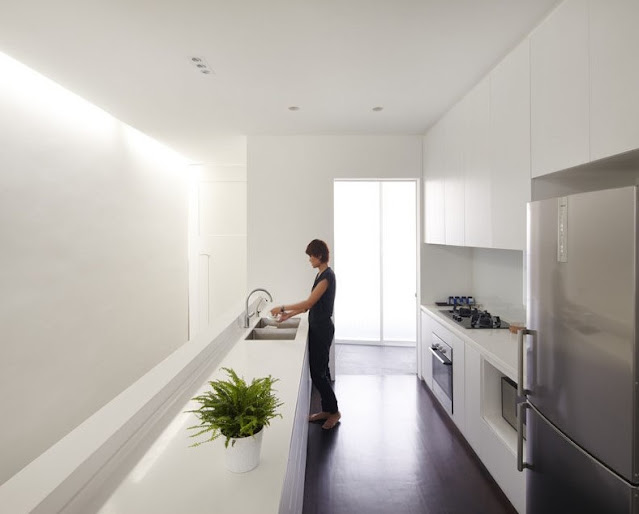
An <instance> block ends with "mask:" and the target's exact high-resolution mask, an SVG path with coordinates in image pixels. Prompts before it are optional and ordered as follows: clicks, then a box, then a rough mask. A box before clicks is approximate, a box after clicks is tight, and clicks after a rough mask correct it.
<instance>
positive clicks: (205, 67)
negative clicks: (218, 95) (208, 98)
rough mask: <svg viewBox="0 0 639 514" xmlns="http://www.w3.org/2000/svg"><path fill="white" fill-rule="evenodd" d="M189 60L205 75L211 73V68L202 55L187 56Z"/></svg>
mask: <svg viewBox="0 0 639 514" xmlns="http://www.w3.org/2000/svg"><path fill="white" fill-rule="evenodd" d="M189 61H191V64H192V65H193V66H195V68H196V69H197V70H198V71H199V72H200V73H204V74H205V75H211V74H212V73H213V70H211V68H210V67H209V64H208V63H207V62H206V59H205V58H204V57H198V56H196V55H194V56H191V57H189Z"/></svg>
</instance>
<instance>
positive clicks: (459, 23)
mask: <svg viewBox="0 0 639 514" xmlns="http://www.w3.org/2000/svg"><path fill="white" fill-rule="evenodd" d="M557 3H559V1H558V0H225V1H219V0H181V1H178V0H75V1H74V0H56V1H52V0H21V1H11V0H2V4H0V51H2V52H4V53H6V54H8V55H10V56H11V57H14V58H15V59H17V60H19V61H21V62H23V63H24V64H26V65H28V66H30V67H32V68H34V69H35V70H37V71H39V72H40V73H42V74H44V75H46V76H47V77H49V78H51V79H53V80H55V81H56V82H58V83H60V84H62V85H63V86H65V87H67V88H68V89H70V90H72V91H74V92H75V93H77V94H79V95H81V96H83V97H84V98H86V99H88V100H90V101H91V102H93V103H94V104H96V105H98V106H100V107H102V108H103V109H105V110H106V111H108V112H110V113H111V114H113V115H114V116H116V117H117V118H119V119H120V120H122V121H124V122H126V123H128V124H130V125H132V126H134V127H136V128H138V129H139V130H141V131H143V132H145V133H147V134H149V135H151V136H152V137H154V138H156V139H158V140H160V141H162V142H164V143H166V144H168V145H169V146H171V147H172V148H174V149H175V150H177V151H179V152H180V153H182V154H183V155H185V156H187V157H189V158H191V159H193V160H195V161H200V162H209V163H211V162H219V161H220V159H222V160H225V158H220V155H221V153H220V152H222V150H220V148H222V147H223V146H225V145H227V146H228V144H231V146H232V145H233V144H236V142H237V141H242V140H243V138H242V137H238V136H243V135H257V134H281V135H284V134H422V133H424V132H425V131H426V130H427V129H428V127H429V126H430V125H431V124H432V123H433V122H434V121H436V120H437V119H438V118H439V117H440V116H441V115H442V114H443V113H444V112H445V111H446V110H447V109H448V108H449V107H450V106H451V105H452V104H453V103H454V102H455V101H457V100H458V99H459V98H460V97H461V96H462V95H463V94H464V93H465V92H467V91H468V90H469V89H470V88H471V87H472V85H473V84H475V83H476V82H477V81H478V80H479V79H480V78H481V77H482V76H483V75H484V74H485V73H486V72H487V71H488V70H490V69H491V68H492V67H493V66H494V65H495V64H496V63H497V62H498V61H499V60H500V59H501V58H502V57H503V56H504V55H505V54H506V53H508V51H509V50H511V49H512V48H513V47H514V46H515V45H516V44H517V43H518V42H519V41H521V39H522V38H523V37H524V36H525V35H526V34H528V33H529V32H530V30H531V29H532V28H533V27H534V26H535V25H537V23H538V22H539V21H540V20H541V19H542V18H543V17H544V16H545V15H546V14H547V13H548V11H549V10H550V9H552V8H553V7H554V6H555V5H556V4H557ZM190 56H201V57H204V58H205V59H206V61H207V62H208V64H209V66H210V68H211V69H212V70H213V71H214V74H211V75H204V74H202V73H200V72H198V71H197V69H196V68H195V67H194V66H193V65H192V64H191V63H190V61H189V57H190ZM293 105H294V106H299V107H300V110H299V111H296V112H291V111H289V110H288V107H289V106H293ZM375 106H383V107H384V110H383V111H381V112H373V111H372V108H373V107H375ZM234 142H235V143H234ZM227 149H228V148H227ZM222 153H223V152H222Z"/></svg>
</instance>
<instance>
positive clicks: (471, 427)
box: [464, 344, 484, 459]
mask: <svg viewBox="0 0 639 514" xmlns="http://www.w3.org/2000/svg"><path fill="white" fill-rule="evenodd" d="M464 370H465V373H464V391H465V393H466V394H465V396H466V398H465V406H466V431H465V432H464V436H465V437H466V440H467V441H468V442H469V443H470V446H471V447H472V448H473V450H475V453H476V454H477V455H478V456H479V458H480V459H483V458H484V457H483V456H482V449H481V439H482V430H483V429H484V421H483V419H482V417H481V389H482V388H481V356H480V354H479V352H478V351H477V350H475V349H474V348H472V347H471V346H470V345H468V344H467V345H466V349H465V355H464Z"/></svg>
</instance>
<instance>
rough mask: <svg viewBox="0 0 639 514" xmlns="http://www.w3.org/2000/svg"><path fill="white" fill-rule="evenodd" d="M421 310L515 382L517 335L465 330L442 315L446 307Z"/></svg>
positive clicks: (487, 330) (507, 331) (426, 306)
mask: <svg viewBox="0 0 639 514" xmlns="http://www.w3.org/2000/svg"><path fill="white" fill-rule="evenodd" d="M421 308H422V311H424V312H425V313H426V314H428V315H429V316H430V317H431V318H433V319H435V320H437V321H438V322H439V323H441V324H442V325H444V326H445V327H446V328H447V329H448V330H450V331H451V332H453V333H454V334H455V335H456V336H457V337H459V338H460V339H462V340H463V341H464V342H465V343H468V344H470V345H471V346H472V347H474V348H476V349H477V351H479V352H480V353H481V354H482V356H483V357H484V358H485V359H486V360H488V361H489V362H490V363H491V364H492V365H493V366H495V367H496V368H497V369H499V370H500V371H501V372H502V373H504V374H505V375H507V376H508V377H509V378H510V379H511V380H514V381H515V382H517V380H518V379H517V334H512V333H511V332H510V330H507V329H501V328H500V329H477V330H471V329H466V328H464V327H461V326H459V325H458V324H457V323H455V322H454V321H452V320H451V319H450V318H448V317H447V316H446V315H444V314H443V311H445V310H448V309H449V308H448V307H439V306H436V305H422V306H421ZM505 321H507V320H505Z"/></svg>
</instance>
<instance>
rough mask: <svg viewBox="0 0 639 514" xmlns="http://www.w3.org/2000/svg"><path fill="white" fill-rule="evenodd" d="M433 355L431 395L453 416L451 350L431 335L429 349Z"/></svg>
mask: <svg viewBox="0 0 639 514" xmlns="http://www.w3.org/2000/svg"><path fill="white" fill-rule="evenodd" d="M430 352H431V353H432V354H433V358H432V362H433V364H432V368H433V393H435V396H436V397H437V399H438V400H439V401H440V403H441V404H442V405H443V406H444V408H445V409H446V410H447V411H448V413H449V414H451V415H452V414H453V349H452V348H451V347H450V346H449V345H447V344H446V343H445V342H444V341H442V340H441V339H440V338H439V337H437V336H436V335H435V334H433V342H432V345H431V347H430Z"/></svg>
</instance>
